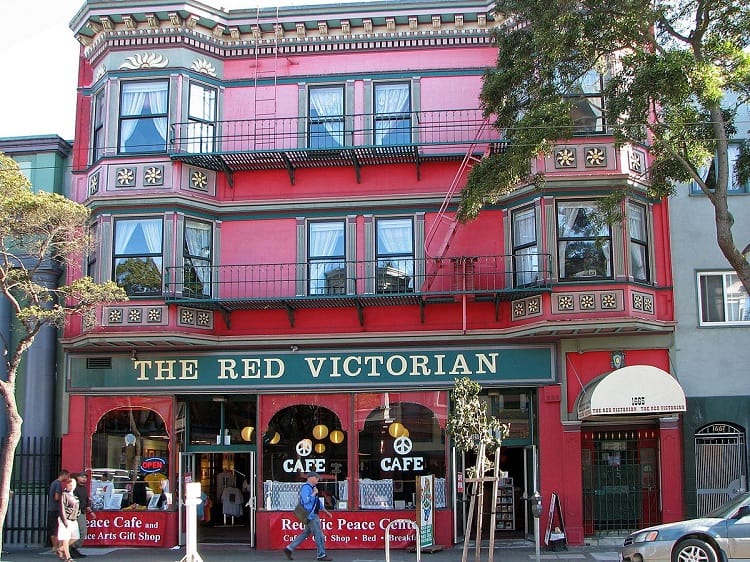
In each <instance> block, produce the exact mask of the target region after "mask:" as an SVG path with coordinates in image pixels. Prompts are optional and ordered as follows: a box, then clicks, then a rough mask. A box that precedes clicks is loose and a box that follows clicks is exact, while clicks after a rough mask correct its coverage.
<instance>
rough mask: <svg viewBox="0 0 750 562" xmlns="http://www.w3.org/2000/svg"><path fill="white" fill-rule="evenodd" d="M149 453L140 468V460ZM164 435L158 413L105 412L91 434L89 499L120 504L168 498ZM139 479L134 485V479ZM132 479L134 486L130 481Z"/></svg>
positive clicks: (99, 504) (101, 504)
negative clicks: (145, 465) (148, 460)
mask: <svg viewBox="0 0 750 562" xmlns="http://www.w3.org/2000/svg"><path fill="white" fill-rule="evenodd" d="M146 458H150V459H152V462H151V463H150V464H151V467H150V468H148V469H145V468H144V467H143V466H142V465H141V461H142V460H144V459H146ZM169 458H170V456H169V435H168V434H167V430H166V426H165V424H164V420H163V419H162V417H161V416H160V415H159V414H157V413H156V412H154V411H152V410H147V409H144V408H122V409H117V410H112V411H110V412H108V413H106V414H105V415H104V416H103V417H102V418H101V419H100V420H99V423H98V424H97V426H96V432H95V433H94V434H93V435H92V438H91V467H92V468H91V503H92V504H93V507H94V509H121V508H124V507H129V506H131V505H133V504H134V503H137V504H138V505H141V506H145V505H151V503H150V500H151V498H152V497H153V498H154V499H155V500H157V501H158V502H159V505H157V502H156V501H155V502H154V504H153V505H154V507H157V506H158V507H161V504H163V502H165V501H166V502H167V503H169V500H168V499H167V498H166V497H165V496H164V494H163V493H162V492H164V493H169ZM139 482H142V483H143V485H142V486H140V487H139V485H138V483H139ZM134 483H135V486H134Z"/></svg>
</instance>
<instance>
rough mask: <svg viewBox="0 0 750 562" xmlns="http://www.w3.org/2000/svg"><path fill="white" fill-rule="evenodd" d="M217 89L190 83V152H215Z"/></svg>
mask: <svg viewBox="0 0 750 562" xmlns="http://www.w3.org/2000/svg"><path fill="white" fill-rule="evenodd" d="M215 127H216V89H214V88H208V87H207V86H204V85H202V84H197V83H195V82H191V83H190V95H189V100H188V149H187V150H188V152H193V153H202V152H213V151H214V129H215Z"/></svg>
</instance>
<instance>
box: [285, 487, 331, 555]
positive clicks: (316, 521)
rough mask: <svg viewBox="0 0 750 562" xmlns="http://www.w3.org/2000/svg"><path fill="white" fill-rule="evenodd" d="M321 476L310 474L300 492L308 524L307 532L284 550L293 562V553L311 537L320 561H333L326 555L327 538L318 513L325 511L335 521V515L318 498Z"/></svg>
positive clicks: (298, 536) (300, 499) (306, 524)
mask: <svg viewBox="0 0 750 562" xmlns="http://www.w3.org/2000/svg"><path fill="white" fill-rule="evenodd" d="M319 480H320V475H319V474H318V473H317V472H308V473H307V481H306V482H305V483H304V484H302V489H301V490H300V492H299V501H300V503H301V504H302V506H303V507H304V508H305V509H306V510H307V522H306V523H305V530H304V531H302V532H301V533H300V534H299V535H297V537H296V538H295V539H294V540H293V541H292V542H291V543H290V544H289V545H288V546H286V547H285V548H284V554H285V555H286V557H287V558H288V559H289V560H293V559H294V556H293V555H292V553H293V552H294V549H295V548H297V547H298V546H299V545H300V544H302V541H304V540H305V539H306V538H307V537H309V536H310V535H312V536H313V538H314V539H315V546H316V547H317V548H318V556H317V559H318V560H324V561H326V562H327V561H329V560H333V558H331V557H330V556H328V555H327V554H326V545H325V536H324V535H323V529H322V527H321V526H320V516H319V515H318V513H319V512H320V511H323V512H324V513H327V514H328V517H330V518H331V519H333V515H332V514H331V512H330V511H328V510H327V509H326V508H325V506H324V505H322V502H321V501H320V500H319V498H318V481H319Z"/></svg>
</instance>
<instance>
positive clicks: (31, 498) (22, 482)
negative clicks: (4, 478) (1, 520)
mask: <svg viewBox="0 0 750 562" xmlns="http://www.w3.org/2000/svg"><path fill="white" fill-rule="evenodd" d="M59 473H60V439H58V438H47V437H26V438H22V439H21V441H20V442H19V444H18V448H17V449H16V456H15V459H14V461H13V473H12V474H11V478H10V489H11V491H12V495H11V499H10V502H9V504H8V513H7V515H6V518H5V526H4V531H3V533H4V534H3V537H4V542H5V544H17V545H44V544H47V541H48V540H49V538H48V537H47V495H48V493H49V485H50V482H52V480H54V479H55V478H57V475H58V474H59Z"/></svg>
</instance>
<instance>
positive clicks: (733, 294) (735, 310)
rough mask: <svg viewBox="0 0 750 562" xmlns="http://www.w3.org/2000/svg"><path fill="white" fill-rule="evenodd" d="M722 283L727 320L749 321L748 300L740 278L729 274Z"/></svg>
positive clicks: (749, 307)
mask: <svg viewBox="0 0 750 562" xmlns="http://www.w3.org/2000/svg"><path fill="white" fill-rule="evenodd" d="M724 282H725V283H726V295H727V316H728V318H727V320H728V321H729V322H741V321H746V320H750V306H749V305H750V300H749V299H748V296H747V291H746V290H745V286H744V285H743V284H742V282H741V281H740V278H739V277H737V275H735V274H734V273H729V274H727V275H726V276H725V277H724Z"/></svg>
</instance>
